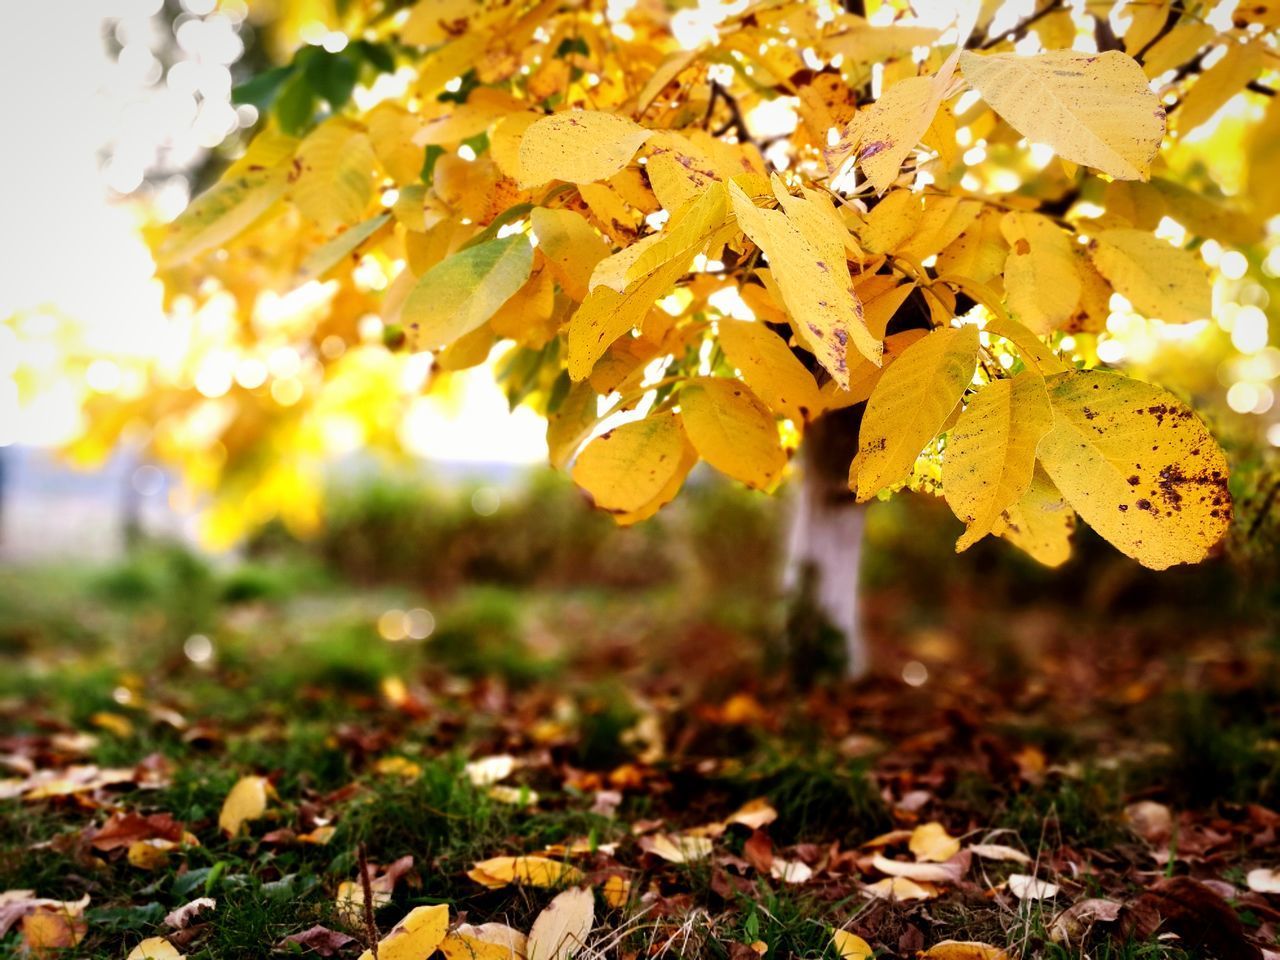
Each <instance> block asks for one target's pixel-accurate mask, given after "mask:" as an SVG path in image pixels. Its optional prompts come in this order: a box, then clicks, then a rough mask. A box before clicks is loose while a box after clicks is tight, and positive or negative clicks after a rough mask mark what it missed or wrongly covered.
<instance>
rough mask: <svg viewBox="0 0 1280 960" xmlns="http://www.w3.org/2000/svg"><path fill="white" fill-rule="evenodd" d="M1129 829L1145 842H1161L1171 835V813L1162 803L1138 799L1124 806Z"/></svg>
mask: <svg viewBox="0 0 1280 960" xmlns="http://www.w3.org/2000/svg"><path fill="white" fill-rule="evenodd" d="M1124 818H1125V820H1126V821H1127V822H1128V824H1129V829H1130V830H1132V831H1133V832H1134V833H1136V834H1137V835H1138V836H1140V837H1141V838H1142V839H1143V840H1145V841H1147V843H1150V844H1152V845H1153V846H1154V845H1158V844H1162V843H1164V842H1165V841H1167V840H1168V839H1169V838H1170V837H1171V836H1173V814H1172V813H1171V812H1170V811H1169V808H1168V807H1166V806H1165V805H1164V804H1163V803H1156V802H1155V801H1154V800H1139V801H1138V802H1137V803H1131V804H1129V805H1128V806H1127V807H1125V808H1124Z"/></svg>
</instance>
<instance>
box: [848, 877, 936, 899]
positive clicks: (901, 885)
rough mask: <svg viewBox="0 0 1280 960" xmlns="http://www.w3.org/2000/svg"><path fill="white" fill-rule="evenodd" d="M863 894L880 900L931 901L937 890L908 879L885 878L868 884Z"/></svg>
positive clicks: (930, 885)
mask: <svg viewBox="0 0 1280 960" xmlns="http://www.w3.org/2000/svg"><path fill="white" fill-rule="evenodd" d="M863 892H864V893H865V894H866V895H867V896H869V897H872V898H873V899H880V900H932V899H933V898H934V897H936V896H937V895H938V888H937V887H935V886H934V885H933V884H931V883H916V882H915V881H914V880H911V879H909V878H908V877H885V878H884V879H883V880H877V881H876V882H875V883H872V884H868V885H867V886H866V887H865V888H863Z"/></svg>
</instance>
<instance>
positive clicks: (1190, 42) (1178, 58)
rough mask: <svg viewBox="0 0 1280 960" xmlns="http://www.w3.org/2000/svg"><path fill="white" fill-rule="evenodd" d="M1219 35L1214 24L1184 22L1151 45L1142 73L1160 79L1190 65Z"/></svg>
mask: <svg viewBox="0 0 1280 960" xmlns="http://www.w3.org/2000/svg"><path fill="white" fill-rule="evenodd" d="M1217 35H1218V31H1217V30H1215V29H1214V27H1213V25H1212V24H1209V23H1204V22H1203V21H1193V22H1187V21H1183V22H1182V23H1180V24H1178V25H1177V26H1176V27H1174V28H1173V29H1172V30H1170V31H1169V32H1168V33H1166V34H1165V35H1164V36H1163V37H1161V38H1160V39H1159V40H1157V41H1156V42H1155V43H1153V44H1152V45H1151V49H1150V50H1148V51H1147V52H1146V54H1145V55H1144V56H1143V58H1142V71H1143V73H1145V74H1146V75H1147V76H1148V77H1158V76H1160V74H1162V73H1164V72H1165V71H1167V70H1173V69H1176V68H1177V67H1180V66H1182V65H1183V64H1184V63H1189V62H1190V61H1191V59H1192V58H1193V57H1195V55H1196V54H1197V53H1199V52H1200V51H1201V50H1202V49H1204V47H1205V45H1206V44H1207V43H1209V41H1211V40H1213V38H1214V37H1216V36H1217Z"/></svg>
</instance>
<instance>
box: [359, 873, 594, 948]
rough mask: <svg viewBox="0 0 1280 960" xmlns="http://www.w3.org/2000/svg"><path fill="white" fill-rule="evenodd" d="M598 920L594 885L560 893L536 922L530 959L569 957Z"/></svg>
mask: <svg viewBox="0 0 1280 960" xmlns="http://www.w3.org/2000/svg"><path fill="white" fill-rule="evenodd" d="M594 922H595V897H594V896H593V895H592V893H591V888H590V887H573V888H571V889H569V890H566V891H564V893H561V894H559V895H557V896H556V898H555V899H554V900H552V901H551V903H550V904H548V905H547V908H546V909H545V910H543V911H542V912H541V913H540V914H538V918H537V919H536V920H534V921H533V929H532V930H530V931H529V944H528V958H529V960H568V958H569V957H570V956H571V955H572V954H574V953H576V952H578V951H579V950H580V949H581V948H582V947H583V946H585V945H586V942H587V937H588V935H589V934H590V933H591V927H592V925H593V924H594ZM380 960H394V958H380Z"/></svg>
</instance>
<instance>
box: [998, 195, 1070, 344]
mask: <svg viewBox="0 0 1280 960" xmlns="http://www.w3.org/2000/svg"><path fill="white" fill-rule="evenodd" d="M1000 228H1001V230H1002V231H1003V233H1004V238H1005V240H1006V241H1008V244H1009V258H1008V260H1006V261H1005V268H1004V289H1005V300H1006V301H1007V302H1008V304H1009V310H1010V311H1011V312H1012V313H1013V316H1014V317H1015V318H1016V319H1018V320H1019V321H1021V322H1022V323H1023V324H1024V325H1025V326H1026V327H1027V328H1028V329H1030V330H1031V331H1032V332H1033V333H1037V334H1040V335H1042V336H1043V335H1044V334H1048V333H1052V332H1053V331H1054V330H1056V329H1058V328H1059V327H1061V326H1062V325H1063V324H1065V323H1066V322H1067V321H1068V320H1070V319H1071V316H1072V314H1074V313H1075V309H1076V304H1078V303H1079V302H1080V290H1081V284H1080V275H1079V274H1078V273H1077V272H1076V258H1075V254H1074V252H1073V251H1072V244H1071V240H1070V239H1069V238H1068V235H1067V233H1066V231H1065V230H1063V229H1062V228H1061V227H1059V226H1058V225H1057V224H1055V223H1054V222H1053V221H1052V220H1050V219H1049V218H1048V217H1045V216H1042V215H1040V214H1038V213H1021V212H1018V211H1012V210H1011V211H1010V212H1008V213H1006V214H1005V215H1004V218H1003V219H1002V220H1001V223H1000Z"/></svg>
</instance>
